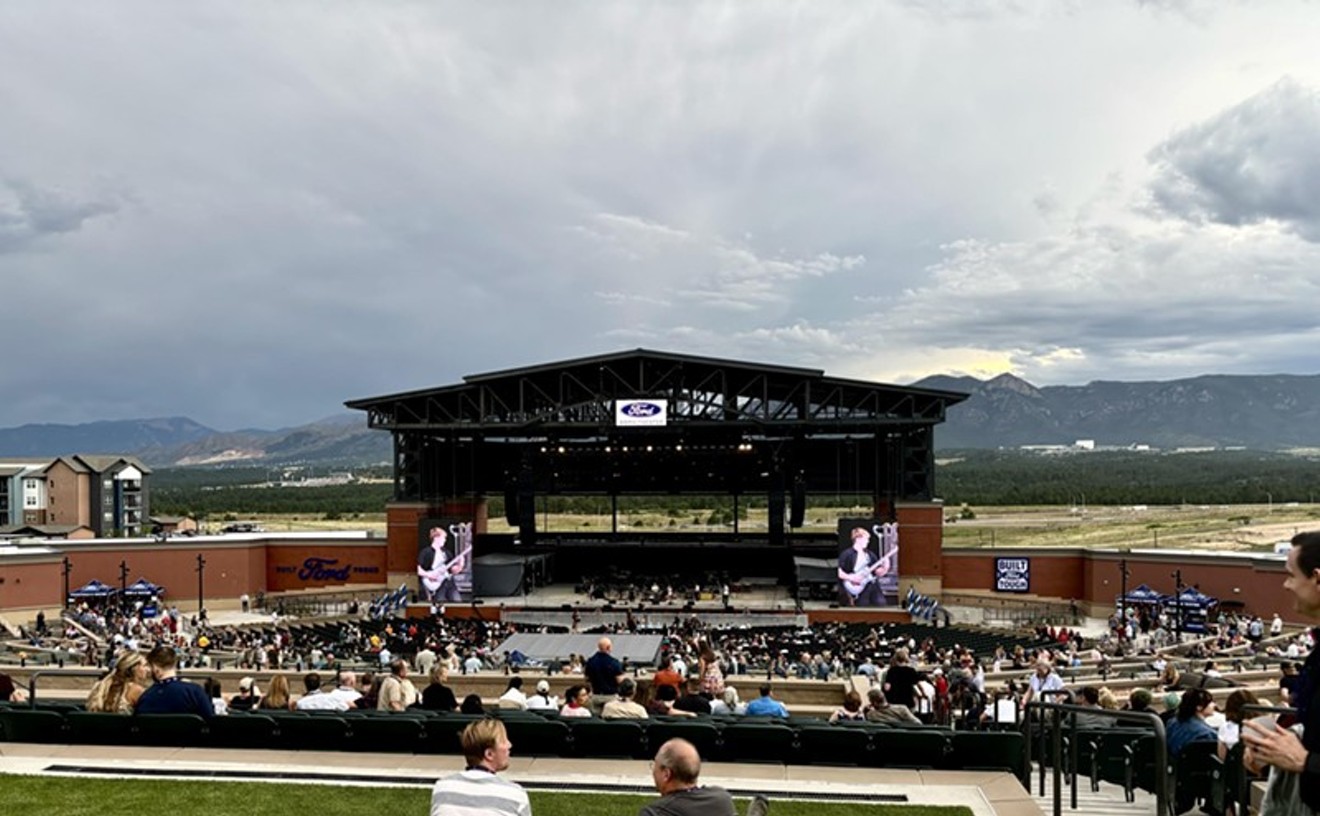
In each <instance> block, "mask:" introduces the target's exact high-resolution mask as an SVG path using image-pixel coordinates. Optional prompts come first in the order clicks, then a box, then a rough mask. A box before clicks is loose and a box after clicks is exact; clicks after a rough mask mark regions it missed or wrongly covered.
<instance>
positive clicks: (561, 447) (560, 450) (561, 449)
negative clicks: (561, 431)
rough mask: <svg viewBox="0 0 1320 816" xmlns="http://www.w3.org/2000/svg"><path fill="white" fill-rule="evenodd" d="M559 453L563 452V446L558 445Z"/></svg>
mask: <svg viewBox="0 0 1320 816" xmlns="http://www.w3.org/2000/svg"><path fill="white" fill-rule="evenodd" d="M559 452H560V453H563V452H564V446H563V445H560V446H559Z"/></svg>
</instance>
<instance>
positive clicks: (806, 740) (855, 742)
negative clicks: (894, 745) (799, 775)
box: [797, 724, 873, 765]
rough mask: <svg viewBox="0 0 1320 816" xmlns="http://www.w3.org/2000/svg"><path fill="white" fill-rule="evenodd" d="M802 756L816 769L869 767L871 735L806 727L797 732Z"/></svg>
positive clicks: (836, 728) (837, 727) (829, 727)
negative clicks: (845, 766) (844, 766)
mask: <svg viewBox="0 0 1320 816" xmlns="http://www.w3.org/2000/svg"><path fill="white" fill-rule="evenodd" d="M797 738H798V745H799V755H800V756H801V758H802V759H803V760H805V761H806V762H809V763H811V764H812V765H865V764H867V754H868V753H870V752H871V751H872V750H873V749H872V747H871V735H870V734H869V733H868V732H867V730H866V729H863V728H850V727H847V726H841V725H819V724H818V725H804V726H802V727H801V728H799V729H798V732H797Z"/></svg>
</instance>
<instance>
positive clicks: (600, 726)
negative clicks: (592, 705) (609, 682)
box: [569, 718, 647, 759]
mask: <svg viewBox="0 0 1320 816" xmlns="http://www.w3.org/2000/svg"><path fill="white" fill-rule="evenodd" d="M569 731H570V733H571V735H572V742H571V743H570V745H571V753H572V755H573V756H579V757H594V758H604V757H628V758H631V759H645V758H646V748H647V745H646V732H645V730H644V729H643V728H642V724H641V722H640V721H637V720H599V719H594V718H593V719H579V720H577V721H576V722H574V723H573V724H572V725H570V726H569Z"/></svg>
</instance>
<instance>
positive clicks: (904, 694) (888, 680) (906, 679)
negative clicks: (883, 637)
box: [882, 649, 920, 709]
mask: <svg viewBox="0 0 1320 816" xmlns="http://www.w3.org/2000/svg"><path fill="white" fill-rule="evenodd" d="M919 679H920V678H919V676H918V675H917V670H916V669H914V668H913V667H912V665H911V664H910V663H909V659H908V650H907V649H898V650H896V651H895V652H894V657H893V659H892V660H891V661H890V663H889V670H888V671H886V672H885V681H884V685H883V686H882V688H883V690H884V692H885V697H887V698H888V699H889V702H890V703H893V704H894V705H901V706H906V707H907V708H908V709H914V708H916V707H917V695H916V689H917V681H918V680H919Z"/></svg>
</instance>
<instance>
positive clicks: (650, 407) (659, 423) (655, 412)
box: [614, 399, 669, 428]
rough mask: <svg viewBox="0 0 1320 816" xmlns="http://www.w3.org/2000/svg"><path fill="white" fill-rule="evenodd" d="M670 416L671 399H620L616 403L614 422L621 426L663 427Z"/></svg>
mask: <svg viewBox="0 0 1320 816" xmlns="http://www.w3.org/2000/svg"><path fill="white" fill-rule="evenodd" d="M668 418H669V400H662V399H650V400H618V401H616V402H615V403H614V424H615V425H617V426H619V427H620V428H647V427H652V428H654V427H660V428H663V427H664V426H665V423H666V421H667V420H668Z"/></svg>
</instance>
